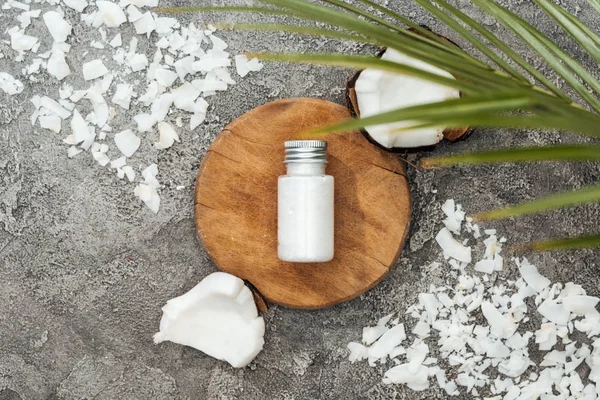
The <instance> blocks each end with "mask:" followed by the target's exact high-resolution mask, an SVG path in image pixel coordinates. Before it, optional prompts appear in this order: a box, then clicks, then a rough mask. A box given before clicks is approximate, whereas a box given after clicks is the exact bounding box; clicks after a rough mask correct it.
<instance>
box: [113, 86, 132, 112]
mask: <svg viewBox="0 0 600 400" xmlns="http://www.w3.org/2000/svg"><path fill="white" fill-rule="evenodd" d="M132 95H134V93H133V89H132V87H131V85H130V84H128V83H119V84H118V85H117V90H116V91H115V94H114V96H113V98H112V102H113V103H115V104H117V105H119V106H121V107H122V108H124V109H125V110H129V104H130V103H131V96H132Z"/></svg>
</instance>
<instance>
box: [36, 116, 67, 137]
mask: <svg viewBox="0 0 600 400" xmlns="http://www.w3.org/2000/svg"><path fill="white" fill-rule="evenodd" d="M39 121H40V126H41V127H42V128H44V129H50V130H51V131H54V132H56V133H59V132H60V128H61V124H62V119H60V117H59V116H58V115H43V116H41V117H40V118H39Z"/></svg>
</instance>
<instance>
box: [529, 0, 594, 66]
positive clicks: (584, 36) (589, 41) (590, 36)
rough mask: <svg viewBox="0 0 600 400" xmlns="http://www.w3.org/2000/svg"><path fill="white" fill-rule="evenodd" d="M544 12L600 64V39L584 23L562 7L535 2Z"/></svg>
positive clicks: (546, 0) (540, 0)
mask: <svg viewBox="0 0 600 400" xmlns="http://www.w3.org/2000/svg"><path fill="white" fill-rule="evenodd" d="M533 1H534V2H535V4H537V5H538V6H539V7H540V8H541V9H542V10H544V11H545V12H546V14H548V15H549V16H550V17H552V18H553V19H554V20H555V21H556V22H557V23H558V24H559V25H560V26H561V27H562V28H563V30H564V31H565V32H567V33H568V34H569V35H571V37H572V38H573V39H575V40H576V41H577V43H579V44H580V45H581V47H583V48H584V49H585V51H587V52H588V53H589V54H590V55H591V56H592V57H594V59H595V60H596V62H600V48H598V44H599V43H600V38H598V35H596V34H595V33H594V32H592V31H591V30H590V29H588V28H587V27H586V26H585V25H584V24H583V23H581V22H580V21H577V19H576V18H574V17H573V15H571V14H569V13H568V12H566V11H565V10H563V9H562V8H561V7H559V6H557V5H555V4H554V3H552V2H550V1H548V0H533Z"/></svg>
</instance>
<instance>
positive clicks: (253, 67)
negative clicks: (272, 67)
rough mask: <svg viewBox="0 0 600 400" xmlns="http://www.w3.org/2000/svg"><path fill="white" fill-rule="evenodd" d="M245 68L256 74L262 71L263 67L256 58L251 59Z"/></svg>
mask: <svg viewBox="0 0 600 400" xmlns="http://www.w3.org/2000/svg"><path fill="white" fill-rule="evenodd" d="M246 67H247V68H248V69H249V70H250V71H252V72H258V71H260V70H261V69H263V67H264V65H263V64H262V63H261V62H260V61H258V58H253V59H252V60H250V61H248V62H247V63H246Z"/></svg>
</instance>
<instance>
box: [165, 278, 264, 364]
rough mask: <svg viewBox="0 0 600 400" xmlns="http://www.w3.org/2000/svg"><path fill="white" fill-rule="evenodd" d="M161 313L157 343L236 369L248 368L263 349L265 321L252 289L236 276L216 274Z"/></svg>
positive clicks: (170, 303) (168, 304)
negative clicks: (186, 349) (178, 346)
mask: <svg viewBox="0 0 600 400" xmlns="http://www.w3.org/2000/svg"><path fill="white" fill-rule="evenodd" d="M162 310H163V316H162V319H161V321H160V331H159V332H158V333H157V334H155V335H154V342H155V343H160V342H163V341H165V340H168V341H171V342H175V343H178V344H182V345H185V346H190V347H193V348H195V349H198V350H200V351H202V352H204V353H206V354H207V355H209V356H211V357H214V358H216V359H219V360H224V361H227V362H228V363H229V364H231V365H232V366H233V367H235V368H241V367H245V366H246V365H248V364H249V363H250V362H251V361H252V360H253V359H254V358H255V357H256V356H257V355H258V353H260V351H261V350H262V348H263V345H264V333H265V324H264V320H263V318H262V317H259V316H258V311H257V309H256V305H255V303H254V299H253V296H252V292H251V291H250V289H248V288H247V287H246V286H245V285H244V282H243V281H242V280H241V279H239V278H236V277H234V276H233V275H229V274H226V273H224V272H215V273H213V274H211V275H209V276H207V277H206V278H204V279H203V280H202V281H201V282H200V283H199V284H198V285H196V286H195V287H194V288H192V289H191V290H190V291H189V292H187V293H186V294H184V295H182V296H179V297H176V298H174V299H171V300H169V301H168V302H167V304H166V305H165V306H164V307H163V309H162Z"/></svg>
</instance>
